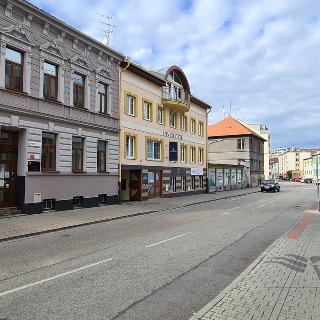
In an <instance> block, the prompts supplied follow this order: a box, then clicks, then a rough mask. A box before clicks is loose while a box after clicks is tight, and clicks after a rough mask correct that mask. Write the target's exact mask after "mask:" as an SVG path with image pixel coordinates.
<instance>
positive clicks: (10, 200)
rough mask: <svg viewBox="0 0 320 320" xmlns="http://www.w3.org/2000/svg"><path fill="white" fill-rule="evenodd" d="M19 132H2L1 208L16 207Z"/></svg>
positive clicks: (0, 152)
mask: <svg viewBox="0 0 320 320" xmlns="http://www.w3.org/2000/svg"><path fill="white" fill-rule="evenodd" d="M17 158H18V132H15V131H5V130H2V131H0V208H9V207H15V206H16V180H17Z"/></svg>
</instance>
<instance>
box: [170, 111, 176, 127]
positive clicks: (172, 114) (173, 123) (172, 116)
mask: <svg viewBox="0 0 320 320" xmlns="http://www.w3.org/2000/svg"><path fill="white" fill-rule="evenodd" d="M169 126H170V128H176V113H175V112H173V111H171V112H170V118H169Z"/></svg>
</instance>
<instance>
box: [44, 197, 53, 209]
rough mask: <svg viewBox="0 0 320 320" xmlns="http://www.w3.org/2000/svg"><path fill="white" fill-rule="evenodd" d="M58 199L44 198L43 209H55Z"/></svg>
mask: <svg viewBox="0 0 320 320" xmlns="http://www.w3.org/2000/svg"><path fill="white" fill-rule="evenodd" d="M55 202H56V199H44V200H43V211H51V210H54V207H55Z"/></svg>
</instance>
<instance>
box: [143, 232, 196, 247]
mask: <svg viewBox="0 0 320 320" xmlns="http://www.w3.org/2000/svg"><path fill="white" fill-rule="evenodd" d="M190 233H191V232H187V233H183V234H179V235H178V236H175V237H173V238H169V239H166V240H162V241H159V242H156V243H152V244H149V245H147V246H145V247H146V248H151V247H154V246H157V245H158V244H162V243H165V242H168V241H171V240H175V239H178V238H181V237H184V236H186V235H188V234H190Z"/></svg>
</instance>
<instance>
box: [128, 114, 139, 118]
mask: <svg viewBox="0 0 320 320" xmlns="http://www.w3.org/2000/svg"><path fill="white" fill-rule="evenodd" d="M125 114H126V115H127V116H129V117H134V118H136V117H137V116H136V115H135V114H130V113H125Z"/></svg>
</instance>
